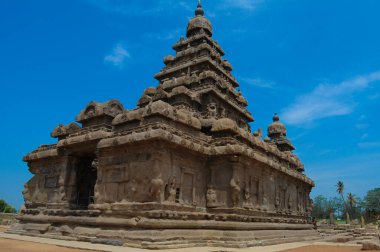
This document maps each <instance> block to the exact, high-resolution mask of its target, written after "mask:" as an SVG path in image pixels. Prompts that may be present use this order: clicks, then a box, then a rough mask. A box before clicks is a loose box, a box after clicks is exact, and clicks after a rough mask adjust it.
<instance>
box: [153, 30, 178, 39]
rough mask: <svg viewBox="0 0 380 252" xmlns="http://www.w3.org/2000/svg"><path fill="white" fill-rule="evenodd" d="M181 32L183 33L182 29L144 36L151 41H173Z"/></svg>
mask: <svg viewBox="0 0 380 252" xmlns="http://www.w3.org/2000/svg"><path fill="white" fill-rule="evenodd" d="M181 32H183V29H180V28H178V29H174V30H172V31H167V32H162V33H147V34H146V36H147V37H148V38H151V39H157V40H173V39H177V40H178V39H179V38H180V35H181Z"/></svg>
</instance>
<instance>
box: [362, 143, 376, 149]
mask: <svg viewBox="0 0 380 252" xmlns="http://www.w3.org/2000/svg"><path fill="white" fill-rule="evenodd" d="M358 146H359V147H360V148H362V149H371V148H378V147H380V142H362V143H358Z"/></svg>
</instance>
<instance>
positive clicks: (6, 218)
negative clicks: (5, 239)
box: [0, 213, 17, 226]
mask: <svg viewBox="0 0 380 252" xmlns="http://www.w3.org/2000/svg"><path fill="white" fill-rule="evenodd" d="M16 216H17V214H11V213H0V225H3V226H10V225H12V224H13V223H15V222H16Z"/></svg>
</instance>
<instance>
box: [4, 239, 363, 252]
mask: <svg viewBox="0 0 380 252" xmlns="http://www.w3.org/2000/svg"><path fill="white" fill-rule="evenodd" d="M0 251H1V252H3V251H4V252H52V251H53V252H96V251H94V250H81V249H70V248H64V247H59V246H55V245H48V244H41V243H33V242H25V241H17V240H9V239H2V238H0ZM125 251H128V249H127V248H125ZM168 251H169V252H170V250H168ZM194 251H197V249H196V248H194ZM226 251H228V249H226ZM254 251H255V249H254V248H252V252H254ZM284 251H286V252H359V251H361V248H360V247H346V246H325V245H323V246H321V245H311V246H306V247H301V248H297V249H290V250H284ZM368 252H370V251H368Z"/></svg>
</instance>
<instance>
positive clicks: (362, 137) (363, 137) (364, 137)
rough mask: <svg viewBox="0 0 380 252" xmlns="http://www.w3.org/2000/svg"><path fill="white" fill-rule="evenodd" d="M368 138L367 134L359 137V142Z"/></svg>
mask: <svg viewBox="0 0 380 252" xmlns="http://www.w3.org/2000/svg"><path fill="white" fill-rule="evenodd" d="M368 137H369V135H368V134H367V133H364V134H363V135H362V136H361V137H360V139H361V140H364V139H367V138H368Z"/></svg>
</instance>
